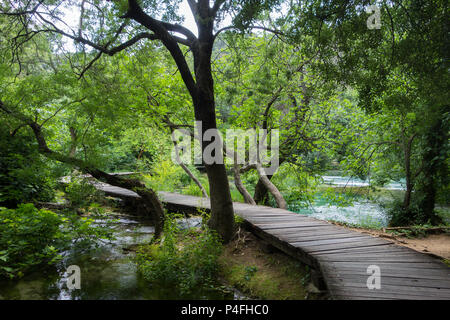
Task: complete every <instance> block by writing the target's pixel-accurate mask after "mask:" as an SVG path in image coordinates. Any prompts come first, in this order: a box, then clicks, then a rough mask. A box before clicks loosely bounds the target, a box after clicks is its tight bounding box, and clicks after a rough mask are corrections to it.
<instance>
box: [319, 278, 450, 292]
mask: <svg viewBox="0 0 450 320" xmlns="http://www.w3.org/2000/svg"><path fill="white" fill-rule="evenodd" d="M368 276H369V275H339V276H336V275H333V274H328V275H327V276H326V280H327V283H328V285H337V286H344V285H350V284H351V283H357V284H360V285H362V286H365V285H366V284H367V283H366V282H367V278H368ZM384 284H388V285H395V286H400V287H407V288H413V287H423V288H432V289H438V290H440V289H447V290H450V280H447V279H416V278H415V279H411V278H399V277H389V276H386V277H382V278H381V286H383V285H384Z"/></svg>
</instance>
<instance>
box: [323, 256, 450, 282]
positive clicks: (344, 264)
mask: <svg viewBox="0 0 450 320" xmlns="http://www.w3.org/2000/svg"><path fill="white" fill-rule="evenodd" d="M328 265H331V266H336V267H339V268H341V267H342V268H345V267H348V266H351V267H364V266H365V267H367V265H368V263H367V262H351V263H350V264H349V263H348V262H340V261H338V262H335V261H333V262H329V263H328ZM377 266H379V267H380V268H385V267H386V268H388V267H389V268H402V269H405V268H406V269H407V268H413V269H414V268H417V269H425V270H432V269H438V270H442V269H443V267H445V265H443V264H442V263H436V262H414V263H411V262H405V261H400V262H380V263H377ZM449 281H450V279H449Z"/></svg>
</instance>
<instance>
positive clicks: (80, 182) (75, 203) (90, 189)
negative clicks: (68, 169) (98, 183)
mask: <svg viewBox="0 0 450 320" xmlns="http://www.w3.org/2000/svg"><path fill="white" fill-rule="evenodd" d="M65 191H66V193H65V197H66V199H67V200H68V201H69V205H70V206H71V207H72V208H87V207H89V206H90V205H91V204H92V203H94V202H97V201H98V200H99V199H101V198H102V196H103V194H102V192H101V191H99V190H97V188H95V186H93V185H92V184H91V183H90V182H89V180H87V179H86V178H83V177H76V176H75V177H71V181H70V183H69V184H68V185H67V186H66V189H65Z"/></svg>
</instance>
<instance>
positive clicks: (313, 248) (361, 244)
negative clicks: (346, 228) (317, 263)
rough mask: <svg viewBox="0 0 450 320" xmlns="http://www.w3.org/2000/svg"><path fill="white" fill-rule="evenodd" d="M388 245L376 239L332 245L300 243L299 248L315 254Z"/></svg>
mask: <svg viewBox="0 0 450 320" xmlns="http://www.w3.org/2000/svg"><path fill="white" fill-rule="evenodd" d="M386 245H388V243H386V242H384V241H381V240H378V239H368V240H364V241H355V242H351V243H334V244H322V245H308V244H306V243H302V244H301V245H299V246H301V247H302V248H303V249H304V250H305V251H307V252H309V253H311V254H312V253H316V252H321V251H325V250H332V249H345V248H371V247H376V246H386Z"/></svg>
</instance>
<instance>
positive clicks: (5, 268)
mask: <svg viewBox="0 0 450 320" xmlns="http://www.w3.org/2000/svg"><path fill="white" fill-rule="evenodd" d="M63 222H64V219H63V218H62V217H59V216H58V215H57V214H55V213H53V212H51V211H47V210H37V209H36V208H35V207H34V206H33V205H32V204H23V205H19V207H18V209H17V210H8V209H1V210H0V274H1V275H3V276H8V277H10V278H13V277H15V276H21V275H23V274H24V272H25V271H26V270H27V269H28V268H31V267H33V266H35V265H38V264H42V263H50V264H51V263H54V262H55V260H56V259H57V258H58V254H57V249H56V247H57V246H58V242H59V241H61V240H62V239H63V238H64V235H63V233H62V232H61V228H60V227H61V225H62V224H63Z"/></svg>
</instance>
